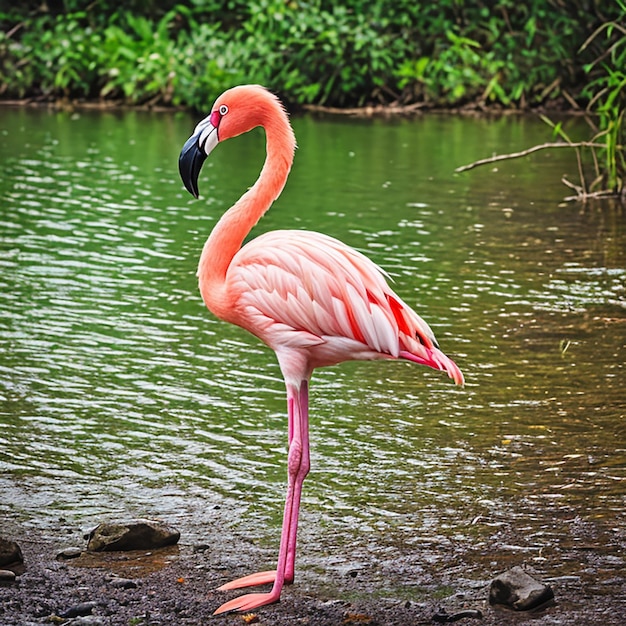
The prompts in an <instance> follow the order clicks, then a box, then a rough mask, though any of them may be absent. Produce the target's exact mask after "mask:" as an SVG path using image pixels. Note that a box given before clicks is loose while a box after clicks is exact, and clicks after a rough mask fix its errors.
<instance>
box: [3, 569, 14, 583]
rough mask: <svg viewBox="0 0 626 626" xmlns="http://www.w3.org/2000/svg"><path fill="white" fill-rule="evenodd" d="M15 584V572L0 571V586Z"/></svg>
mask: <svg viewBox="0 0 626 626" xmlns="http://www.w3.org/2000/svg"><path fill="white" fill-rule="evenodd" d="M13 582H15V572H12V571H11V570H10V569H0V584H2V583H13Z"/></svg>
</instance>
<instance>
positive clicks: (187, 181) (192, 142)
mask: <svg viewBox="0 0 626 626" xmlns="http://www.w3.org/2000/svg"><path fill="white" fill-rule="evenodd" d="M218 141H219V138H218V136H217V128H216V127H215V126H213V124H211V122H210V121H208V120H204V121H202V122H200V123H199V124H198V126H196V129H195V130H194V132H193V135H191V137H189V139H187V141H186V142H185V145H184V146H183V149H182V150H181V151H180V156H179V157H178V171H179V172H180V177H181V179H182V181H183V184H184V185H185V189H187V191H188V192H189V193H190V194H191V195H192V196H193V197H194V198H198V196H199V193H198V176H199V175H200V170H201V169H202V165H203V163H204V162H205V161H206V158H207V156H209V154H210V153H211V150H213V148H215V146H216V145H217V143H218Z"/></svg>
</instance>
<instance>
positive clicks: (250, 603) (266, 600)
mask: <svg viewBox="0 0 626 626" xmlns="http://www.w3.org/2000/svg"><path fill="white" fill-rule="evenodd" d="M279 600H280V592H278V593H275V592H272V591H270V592H269V593H248V594H246V595H245V596H240V597H239V598H234V599H233V600H229V601H228V602H225V603H224V604H222V606H220V607H219V608H218V609H217V610H216V611H215V612H214V613H213V615H220V614H221V613H230V612H232V611H252V610H253V609H258V608H259V607H260V606H265V605H266V604H274V602H278V601H279Z"/></svg>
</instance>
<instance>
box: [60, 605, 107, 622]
mask: <svg viewBox="0 0 626 626" xmlns="http://www.w3.org/2000/svg"><path fill="white" fill-rule="evenodd" d="M97 606H98V604H97V603H96V602H81V603H80V604H75V605H74V606H72V607H70V608H69V609H67V611H63V613H60V614H59V617H62V618H64V619H67V618H69V617H83V616H85V615H91V613H92V612H93V610H94V609H95V608H96V607H97Z"/></svg>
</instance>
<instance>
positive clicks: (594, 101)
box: [582, 0, 626, 192]
mask: <svg viewBox="0 0 626 626" xmlns="http://www.w3.org/2000/svg"><path fill="white" fill-rule="evenodd" d="M618 4H619V5H620V6H621V8H622V10H623V11H624V13H625V14H626V3H624V2H622V1H621V0H619V2H618ZM602 38H604V43H603V44H602V43H601V44H600V50H602V52H601V53H600V54H599V56H598V57H597V58H596V59H595V60H594V61H592V62H591V63H589V64H588V65H587V66H586V67H585V71H586V72H587V73H588V74H589V76H590V77H591V78H592V80H591V81H590V82H589V83H588V84H587V86H586V87H585V88H584V90H583V93H584V94H585V95H586V96H587V97H588V98H589V104H588V109H589V110H590V111H592V112H594V113H596V114H597V116H598V124H597V127H596V131H597V132H596V135H595V137H594V139H593V141H599V140H601V139H602V138H603V139H604V142H605V148H604V149H603V150H602V152H601V158H602V160H603V162H604V163H603V167H601V168H597V171H596V178H595V180H594V181H593V182H592V184H591V189H592V190H593V189H594V188H596V187H601V188H602V189H609V190H613V191H617V192H624V191H626V186H625V183H626V157H625V152H624V144H625V142H626V125H625V124H624V111H625V110H626V27H625V26H624V25H623V24H620V23H617V22H607V23H605V24H602V25H601V26H600V27H599V28H598V29H597V30H596V31H594V32H593V33H592V35H591V36H590V37H589V38H588V39H587V41H585V43H584V44H583V46H582V49H583V50H584V49H586V48H587V47H589V46H590V45H591V44H593V43H594V42H596V41H597V40H598V39H602Z"/></svg>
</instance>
